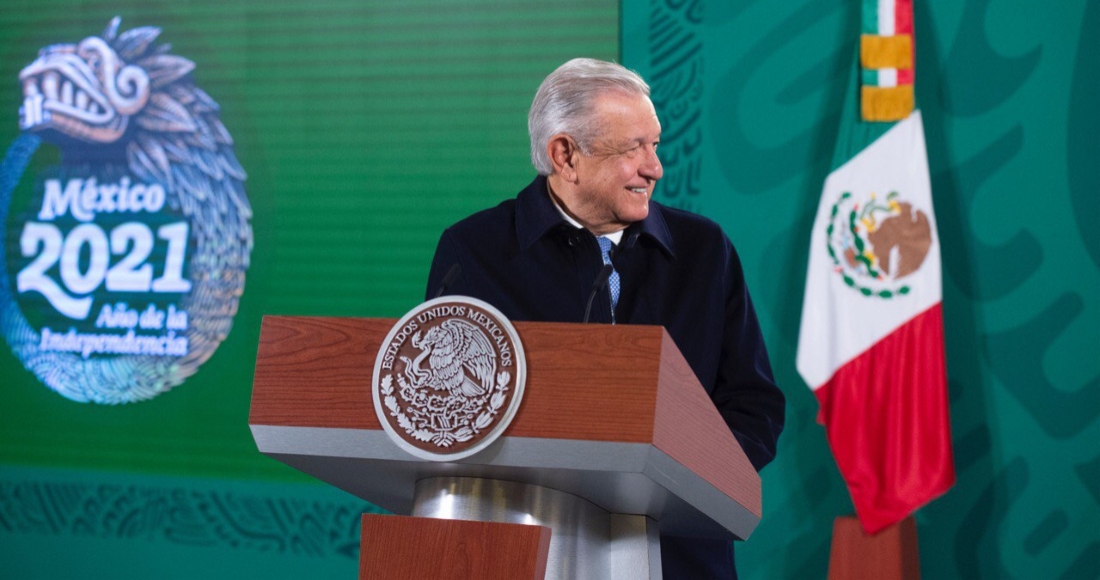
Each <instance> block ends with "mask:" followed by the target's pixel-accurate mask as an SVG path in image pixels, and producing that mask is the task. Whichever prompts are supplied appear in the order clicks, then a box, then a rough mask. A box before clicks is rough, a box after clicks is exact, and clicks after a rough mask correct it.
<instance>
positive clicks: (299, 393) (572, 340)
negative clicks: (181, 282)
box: [249, 316, 761, 579]
mask: <svg viewBox="0 0 1100 580" xmlns="http://www.w3.org/2000/svg"><path fill="white" fill-rule="evenodd" d="M395 322H396V320H395V319H366V318H317V317H289V316H267V317H265V318H264V321H263V327H262V330H261V333H260V347H259V353H258V355H257V358H256V375H255V382H254V385H253V392H252V408H251V413H250V416H249V424H250V427H251V429H252V434H253V437H254V438H255V440H256V444H257V446H258V448H259V450H260V451H261V452H262V453H264V454H266V455H269V456H271V457H273V458H276V459H278V460H279V461H282V462H284V463H286V464H287V465H290V466H292V467H294V468H297V469H299V470H301V471H303V472H305V473H308V474H310V475H313V476H314V477H317V478H318V479H321V480H322V481H325V482H327V483H329V484H331V485H334V486H336V487H338V488H340V489H343V490H345V491H347V492H349V493H352V494H354V495H356V496H358V497H360V498H363V499H364V500H367V501H369V502H371V503H373V504H375V505H377V506H379V507H381V508H384V509H386V510H389V511H392V512H394V513H395V514H401V516H416V517H401V516H365V518H364V524H363V525H364V540H363V542H364V549H363V551H362V553H361V567H360V570H361V574H362V575H364V577H366V576H369V577H371V578H376V577H377V578H384V577H394V578H400V577H410V576H408V574H409V573H410V572H409V571H410V569H408V568H406V569H397V570H394V569H389V571H387V566H391V564H389V563H388V560H390V559H393V560H394V561H395V562H396V563H395V564H393V566H397V565H408V564H409V563H411V565H417V566H436V568H417V570H429V569H431V570H437V572H436V573H431V572H417V574H427V575H429V576H435V577H440V578H450V577H454V578H461V577H471V578H474V577H479V576H482V575H483V574H481V573H480V572H478V571H477V570H478V569H475V568H471V566H475V565H481V564H477V562H481V563H482V564H485V565H495V564H499V562H498V560H499V559H500V558H504V557H505V556H506V555H509V554H510V555H517V554H518V556H517V557H519V558H520V559H521V560H523V559H524V558H526V560H524V561H523V562H519V563H516V566H515V567H514V568H509V569H514V570H524V571H522V572H516V573H515V574H516V576H515V577H527V578H532V577H533V578H542V577H543V575H542V574H543V568H545V577H546V578H601V579H602V578H645V577H649V578H660V577H661V569H660V568H661V567H660V549H659V543H658V535H659V534H660V533H665V534H673V535H682V536H691V537H703V538H728V539H733V538H741V539H746V538H748V536H749V535H750V534H751V533H752V531H753V529H754V528H755V527H756V525H757V523H758V522H759V521H760V517H761V502H760V477H759V475H758V474H757V473H756V471H755V470H754V469H753V467H752V465H751V464H750V463H749V460H748V458H747V457H746V456H745V454H744V452H743V451H742V450H741V448H740V446H739V445H738V444H737V442H736V440H735V439H734V437H733V435H732V434H731V433H730V431H729V429H728V428H727V426H726V424H725V423H724V422H723V420H722V418H721V416H720V415H719V414H718V411H717V410H716V409H715V408H714V405H713V403H712V402H711V401H710V399H709V397H708V396H707V394H706V392H705V391H704V390H703V388H702V386H701V385H700V384H699V381H698V380H697V379H696V377H695V374H694V373H693V372H692V370H691V368H690V367H689V366H688V364H687V362H686V361H685V360H684V358H683V356H682V355H681V354H680V351H679V349H678V348H677V347H676V345H675V344H673V342H672V339H671V338H670V337H669V335H668V333H667V332H665V330H664V329H663V328H661V327H656V326H635V325H605V324H585V325H582V324H567V323H532V322H515V323H513V324H514V326H515V328H516V330H517V332H518V333H519V336H520V339H521V341H522V342H523V347H524V350H525V351H526V357H527V385H526V389H525V393H524V398H523V402H522V405H521V406H520V408H519V410H518V412H517V414H516V415H515V418H514V419H513V421H512V423H511V425H510V426H509V427H508V429H507V431H505V432H504V434H503V436H502V437H500V438H499V439H498V440H497V441H495V442H494V443H492V445H490V446H489V447H487V448H486V449H485V450H483V451H481V452H479V453H477V454H474V455H472V456H470V457H467V458H465V459H461V460H458V461H455V462H434V461H428V460H424V459H420V458H417V457H414V456H413V455H411V454H409V453H407V452H405V451H403V450H402V449H400V448H399V447H398V446H397V445H396V444H395V443H394V442H392V441H391V440H390V438H389V436H388V435H387V434H386V433H385V432H384V431H383V428H382V426H381V424H380V423H379V420H378V417H377V415H376V413H375V410H374V406H373V399H372V395H371V375H372V370H373V367H374V361H375V356H376V354H377V353H378V349H379V347H380V346H381V344H382V342H383V341H384V340H385V337H386V334H387V333H388V332H389V330H390V328H391V327H392V326H393V324H394V323H395ZM378 518H382V519H381V520H380V519H378ZM424 518H432V519H424ZM439 520H453V521H454V522H453V524H446V522H440V521H439ZM460 520H464V521H466V523H469V522H498V523H500V525H502V526H507V525H515V524H532V525H534V526H544V527H545V528H549V530H550V534H549V542H548V545H547V542H546V541H545V537H544V536H545V530H542V529H541V528H538V527H532V528H507V527H505V528H500V529H495V530H494V529H493V526H492V525H488V526H478V525H472V524H471V525H468V526H467V527H466V528H463V529H462V530H459V529H458V528H455V527H453V526H455V525H463V522H461V521H460ZM432 524H435V525H434V527H433V525H432ZM447 526H452V527H447ZM428 528H431V529H428ZM528 529H530V530H531V532H530V533H529V534H520V533H516V530H520V531H524V530H528ZM456 530H457V531H456ZM479 530H480V531H479ZM540 530H541V531H540ZM398 534H411V535H410V536H407V537H406V536H398ZM463 534H473V535H463ZM479 534H480V535H479ZM494 534H495V535H494ZM475 535H476V538H475ZM368 536H369V537H370V538H372V539H371V540H370V542H368V540H367V538H368ZM397 537H401V538H404V539H401V540H394V541H393V542H392V543H393V544H394V546H405V547H406V548H408V547H410V546H411V547H412V549H411V550H409V549H406V550H405V555H404V558H405V560H406V561H407V562H406V564H400V562H398V561H399V560H401V557H402V556H401V554H400V553H399V552H400V550H398V549H397V548H396V547H393V548H392V549H391V548H390V547H386V548H384V549H381V547H382V546H384V545H387V544H385V543H384V542H385V541H388V540H392V539H393V538H397ZM448 537H450V538H452V540H446V538H448ZM456 538H462V539H461V540H455V539H456ZM494 538H495V539H494ZM502 538H504V539H507V541H509V542H511V543H513V544H516V546H528V548H521V547H516V546H509V547H507V548H501V549H499V550H495V549H493V542H500V541H505V540H503V539H502ZM524 538H525V539H524ZM475 540H476V541H475ZM448 541H449V542H451V548H446V547H440V546H445V545H446V544H447V542H448ZM455 541H459V543H460V544H462V545H461V546H459V547H457V548H455V547H454V542H455ZM433 542H434V543H433ZM440 542H442V543H440ZM485 542H488V543H487V544H486V543H485ZM367 544H370V545H369V546H368V545H367ZM456 550H458V551H457V552H456ZM463 550H465V551H463ZM524 550H527V551H526V552H524ZM540 558H541V562H542V564H540V563H539V561H540ZM475 561H476V562H475ZM456 562H457V564H456ZM525 566H526V567H525ZM532 566H533V567H532ZM391 568H392V566H391ZM441 570H448V572H446V573H444V572H438V571H441ZM526 570H532V571H531V572H530V574H533V575H530V576H529V575H528V573H529V572H527V571H526ZM387 574H392V575H391V576H387ZM509 574H512V573H511V572H510V573H509Z"/></svg>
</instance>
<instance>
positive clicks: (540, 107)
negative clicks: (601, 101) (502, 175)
mask: <svg viewBox="0 0 1100 580" xmlns="http://www.w3.org/2000/svg"><path fill="white" fill-rule="evenodd" d="M607 91H621V92H625V93H627V94H634V95H645V96H646V97H648V96H649V85H647V84H646V82H645V81H644V80H642V77H641V76H639V75H638V73H636V72H634V71H632V70H630V69H628V68H626V67H623V66H622V65H619V64H615V63H613V62H606V61H602V60H596V59H591V58H575V59H573V60H571V61H569V62H567V63H565V64H563V65H561V66H560V67H558V68H557V70H555V71H554V72H552V73H550V76H548V77H546V79H544V80H543V81H542V84H541V85H539V90H538V91H537V92H536V93H535V100H534V101H533V102H532V103H531V111H530V112H529V113H528V114H527V132H528V133H529V134H530V135H531V163H532V164H534V166H535V169H536V170H538V172H539V174H540V175H550V174H551V173H553V171H554V166H553V164H552V163H551V162H550V156H549V155H548V154H547V152H546V147H547V145H548V144H549V143H550V138H551V137H553V136H554V135H557V134H560V133H565V134H567V135H569V136H571V137H573V139H574V140H576V142H577V145H579V146H580V148H581V151H582V152H584V153H585V154H587V153H588V152H589V150H590V147H591V146H592V142H593V141H594V140H595V139H596V138H597V137H598V135H597V132H598V131H599V129H600V125H599V122H598V120H597V119H595V118H594V112H593V104H594V103H595V100H596V97H597V96H598V95H600V94H601V93H604V92H607Z"/></svg>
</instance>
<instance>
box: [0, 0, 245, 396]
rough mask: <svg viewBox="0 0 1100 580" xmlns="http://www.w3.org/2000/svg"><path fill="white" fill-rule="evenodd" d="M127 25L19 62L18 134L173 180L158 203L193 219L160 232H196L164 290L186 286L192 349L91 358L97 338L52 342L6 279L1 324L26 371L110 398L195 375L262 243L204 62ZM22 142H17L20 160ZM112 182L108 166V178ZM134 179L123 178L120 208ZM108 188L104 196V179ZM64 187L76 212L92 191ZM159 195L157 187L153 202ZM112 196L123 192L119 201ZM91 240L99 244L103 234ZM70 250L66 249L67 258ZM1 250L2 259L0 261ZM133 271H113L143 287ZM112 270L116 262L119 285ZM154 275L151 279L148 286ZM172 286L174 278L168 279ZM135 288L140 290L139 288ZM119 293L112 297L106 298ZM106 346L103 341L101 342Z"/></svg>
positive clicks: (182, 300)
mask: <svg viewBox="0 0 1100 580" xmlns="http://www.w3.org/2000/svg"><path fill="white" fill-rule="evenodd" d="M119 22H120V20H119V18H117V17H116V18H114V19H113V20H112V21H111V22H110V23H109V25H108V26H107V28H106V30H105V31H104V32H103V34H102V36H90V37H88V38H85V39H83V40H81V41H80V42H78V43H76V44H58V45H53V46H49V47H46V48H43V49H42V50H41V51H40V52H39V55H38V58H37V59H35V60H34V61H33V62H31V63H30V64H29V65H27V66H26V67H25V68H24V69H23V70H22V71H21V72H20V74H19V81H20V83H21V85H22V89H23V97H24V104H23V107H22V108H21V109H20V128H21V129H23V131H24V134H23V135H22V136H21V139H24V143H27V142H29V143H31V145H30V146H29V152H27V153H25V154H24V155H25V156H26V157H29V156H30V153H33V151H34V148H35V147H36V146H37V144H38V143H39V142H40V140H45V141H47V142H51V143H54V144H56V145H57V146H58V148H59V149H60V152H61V164H62V166H63V167H64V166H66V165H69V166H73V165H74V164H83V165H81V166H83V167H91V166H95V167H105V166H111V167H113V168H112V169H111V170H110V171H109V173H113V174H114V175H116V176H117V175H124V176H126V177H125V178H124V180H123V181H122V182H121V183H123V184H129V183H130V180H132V181H133V183H140V184H142V185H143V186H144V187H145V188H146V191H147V192H148V191H152V190H153V188H154V187H159V189H157V191H163V197H162V199H163V210H160V209H157V212H156V213H159V214H165V215H167V214H170V215H173V216H176V217H179V216H182V218H183V219H185V223H184V222H181V223H180V226H181V227H180V228H179V229H177V230H171V231H168V232H167V233H165V232H164V231H158V235H159V236H160V237H161V238H162V239H170V240H171V238H172V234H175V233H178V232H187V234H186V235H185V237H181V236H176V237H177V238H178V239H176V240H172V241H175V242H177V245H178V246H179V247H178V250H179V251H174V250H172V249H169V251H168V252H167V254H168V255H169V257H168V258H166V262H167V264H166V265H165V269H166V270H169V269H172V268H176V269H177V270H178V271H179V272H180V276H178V277H177V278H176V279H175V280H174V285H172V284H168V283H165V284H162V286H161V289H160V291H162V292H165V291H174V292H176V298H177V300H178V302H177V303H175V304H173V305H172V307H173V309H177V308H178V310H179V311H181V312H184V313H185V314H186V317H187V318H186V326H185V327H183V326H177V327H176V328H178V329H180V336H181V337H182V338H185V339H186V344H187V348H186V352H185V353H183V354H180V353H179V352H177V353H175V354H174V355H168V354H162V353H158V352H156V351H154V353H153V354H148V353H149V352H150V351H148V350H146V351H141V352H140V353H139V349H135V348H133V347H130V346H126V347H119V348H117V349H115V350H113V351H111V350H108V351H107V352H111V353H113V354H110V355H108V356H98V357H89V356H88V349H87V348H85V349H84V352H83V354H82V353H81V352H74V350H76V349H73V348H69V349H67V350H66V349H50V348H43V346H44V345H45V344H46V342H47V341H46V340H45V338H44V336H43V335H42V333H41V332H40V330H37V329H35V328H34V326H33V325H32V324H31V323H30V322H29V321H28V319H27V317H26V316H25V314H24V313H23V312H22V311H21V310H20V308H19V306H18V304H16V302H15V300H13V299H12V294H11V289H10V288H6V289H5V288H0V309H2V310H3V312H0V331H2V332H3V333H4V335H5V338H6V339H7V340H8V342H9V344H10V346H11V347H12V349H13V351H14V352H15V354H16V356H17V357H19V358H20V360H22V362H23V363H24V365H25V366H26V367H27V369H29V370H31V371H32V372H34V373H35V374H36V375H38V377H39V378H40V379H41V380H42V381H43V382H44V383H46V384H47V385H48V386H49V387H50V388H52V389H54V390H55V391H57V392H58V393H60V394H62V395H63V396H65V397H67V398H70V399H73V400H76V401H93V402H98V403H108V404H111V403H123V402H132V401H138V400H143V399H148V398H150V397H153V396H155V395H157V394H159V393H162V392H164V391H166V390H168V389H170V388H171V387H173V386H175V385H178V384H180V383H181V382H182V381H183V380H184V379H185V378H187V377H188V376H190V375H192V374H194V373H195V372H196V370H197V369H198V368H199V366H200V365H201V364H202V363H203V362H205V361H206V360H207V359H208V358H209V357H210V356H211V355H212V354H213V353H214V351H215V350H216V348H217V347H218V345H219V344H220V343H221V342H222V341H223V340H225V339H226V337H227V335H228V334H229V330H230V328H231V326H232V322H233V317H234V315H235V314H236V312H237V307H238V302H239V299H240V297H241V294H242V292H243V291H244V285H245V272H246V270H247V269H248V266H249V256H250V254H251V251H252V227H251V224H250V220H251V218H252V210H251V207H250V205H249V201H248V198H247V197H246V194H245V189H244V181H245V179H246V174H245V171H244V169H243V168H242V167H241V165H240V164H239V163H238V161H237V159H236V156H235V155H234V152H233V139H232V137H231V136H230V134H229V131H228V130H227V129H226V127H225V126H224V125H223V124H222V122H221V120H220V119H219V113H220V111H219V106H218V104H217V103H216V102H215V101H214V100H213V99H212V98H211V97H210V96H209V95H207V94H206V93H205V92H204V91H203V90H202V89H200V88H199V87H197V86H195V84H194V82H193V80H192V79H191V75H190V73H191V72H192V70H194V68H195V64H194V63H193V62H192V61H190V60H188V59H186V58H183V57H181V56H177V55H173V54H171V53H170V50H171V47H170V45H168V44H159V45H158V44H157V43H156V42H155V41H156V39H157V37H158V36H159V35H160V29H159V28H155V27H140V28H135V29H132V30H129V31H126V32H122V33H121V34H120V33H119V31H118V28H119ZM28 136H31V137H30V138H29V139H28ZM19 143H20V142H19V141H17V145H18V144H19ZM17 148H18V147H17V146H13V147H12V151H10V152H9V158H11V157H12V156H13V153H12V152H14V151H16V150H17ZM24 149H28V147H24ZM7 161H8V160H5V163H7ZM24 163H25V161H24ZM116 179H117V178H116ZM103 181H105V179H104V178H103V177H102V176H101V179H100V182H101V183H102V182H103ZM85 183H87V182H85ZM92 183H93V185H92V189H93V191H94V189H95V185H94V182H92ZM125 187H126V185H123V186H121V187H118V188H117V189H119V190H120V193H119V194H118V196H119V197H118V199H119V204H120V205H121V203H122V202H121V199H122V193H121V191H123V190H124V188H125ZM100 190H101V191H100V196H101V198H100V201H101V203H103V197H102V196H103V193H102V190H103V187H102V186H100ZM9 193H10V191H9ZM47 193H48V192H47ZM64 194H65V196H66V198H65V199H66V200H67V203H71V204H72V205H73V207H74V209H73V214H74V215H76V209H75V207H76V206H77V205H78V201H77V200H78V198H80V196H81V194H82V190H77V189H74V190H73V193H72V195H69V194H70V192H69V191H68V190H66V191H65V192H64ZM93 195H94V194H93ZM111 195H114V193H113V192H112V193H111ZM149 198H150V196H149V195H146V201H148V199H149ZM109 201H110V203H114V198H110V200H109ZM0 204H3V205H6V204H7V200H3V199H0ZM147 205H148V203H147ZM44 207H45V206H44ZM157 207H158V208H159V207H160V206H157ZM112 208H113V206H112ZM3 209H6V208H3ZM44 211H45V210H44ZM112 211H113V209H112ZM3 213H7V212H6V211H4V212H3ZM153 217H156V216H153ZM83 221H88V220H87V218H84V220H83ZM162 221H163V220H162ZM27 225H28V226H30V225H31V224H27ZM125 225H127V227H130V228H133V227H135V226H133V225H132V224H125ZM136 227H138V228H139V229H140V228H141V227H144V226H141V225H140V224H138V226H136ZM2 228H3V226H2V224H0V229H2ZM116 229H121V228H116ZM164 229H165V228H161V230H164ZM75 230H76V228H74V230H73V233H75ZM146 230H147V231H148V230H149V228H147V227H146ZM99 231H100V232H102V228H100V230H99ZM82 234H83V232H82ZM114 236H115V232H113V231H112V232H111V238H112V239H111V242H110V243H111V244H112V245H111V248H110V249H111V253H112V254H125V253H126V251H131V252H132V251H135V250H134V248H136V247H137V245H138V241H137V240H134V241H133V245H127V242H126V241H123V242H122V243H121V245H122V246H123V247H122V248H121V251H116V248H115V247H114V243H115V241H114V239H113V238H114ZM166 236H167V237H166ZM69 237H73V236H72V234H69ZM91 237H94V236H91ZM101 237H103V236H102V234H101ZM138 237H140V236H138ZM147 237H149V238H152V236H151V235H149V236H147ZM85 238H88V239H91V238H90V237H89V236H85ZM92 241H94V240H92ZM184 244H185V247H186V263H185V264H180V263H179V261H180V260H179V259H178V258H179V256H182V255H183V254H184V250H183V248H184ZM24 246H26V244H24ZM43 247H45V246H43ZM91 247H92V248H93V254H94V248H95V245H94V244H91ZM127 248H129V250H127ZM78 249H79V247H78ZM42 251H43V252H45V251H46V250H42ZM24 252H26V249H24ZM147 252H148V251H147ZM85 253H87V252H85ZM102 253H104V254H107V251H106V250H104V251H103V252H102ZM24 255H26V254H24ZM153 255H154V256H156V255H157V254H153ZM173 256H175V257H176V258H173ZM64 259H65V258H64V254H62V257H61V260H60V263H61V265H62V266H64V265H65V264H64ZM173 259H175V262H173ZM3 260H4V258H3V257H2V256H0V261H3ZM84 260H85V261H87V260H86V259H84ZM91 262H92V264H91V265H87V266H79V267H78V268H86V269H87V271H92V270H94V269H95V268H96V264H95V257H94V255H93V258H92V260H91ZM0 265H2V264H0ZM142 268H145V266H142ZM112 270H114V267H112ZM77 271H78V272H79V270H77ZM134 272H137V274H142V273H143V272H142V271H141V268H136V267H135V268H133V270H132V271H130V272H127V273H126V274H127V275H131V277H130V278H126V279H125V280H128V281H129V282H126V281H124V282H118V280H120V279H122V278H116V279H114V280H115V281H116V287H123V288H125V289H128V290H133V287H132V286H133V282H132V280H133V279H134V277H133V276H132V274H134ZM90 275H91V274H86V273H84V274H82V276H85V277H86V276H90ZM62 277H64V275H63V276H62ZM139 277H140V276H139ZM148 277H149V276H148V275H146V278H148ZM162 278H164V276H162ZM112 280H113V279H112V278H111V272H108V274H107V275H106V287H107V289H108V290H110V289H111V282H112ZM77 281H78V282H82V281H84V278H80V279H79V280H77ZM158 282H161V280H160V279H158V280H154V281H153V282H152V290H151V291H152V292H156V291H158V287H157V283H158ZM169 282H172V281H169ZM127 284H129V285H127ZM3 286H7V284H6V283H5V284H4V285H3ZM149 286H150V284H149V283H148V282H146V283H145V290H146V292H147V293H148V292H150V290H149ZM168 286H172V287H171V288H169V290H164V288H167V287H168ZM5 290H6V291H5ZM20 291H21V292H22V291H23V290H22V288H20ZM4 294H7V296H4ZM43 294H46V293H45V292H44V293H43ZM127 296H129V297H130V298H131V299H133V296H134V295H133V294H129V295H127ZM146 296H154V295H153V294H146ZM157 296H160V295H157ZM139 298H140V297H139ZM147 299H149V298H147ZM156 299H160V298H155V299H149V300H150V304H152V303H153V301H155V300H156ZM111 300H113V299H112V298H110V297H108V298H107V299H106V301H107V302H108V303H109V302H110V301H111ZM89 302H90V299H89ZM101 306H102V305H97V306H96V308H97V309H98V308H100V307H101ZM85 310H88V309H87V308H85ZM96 312H97V310H92V311H91V313H90V319H94V318H95V316H96ZM70 317H72V316H71V315H70ZM85 325H87V322H85ZM97 326H99V323H97ZM130 328H134V326H132V325H131V327H130ZM109 338H110V337H109ZM112 340H113V339H112ZM116 342H117V341H116ZM131 342H132V337H131ZM120 344H121V343H120ZM98 346H99V347H102V339H101V343H100V344H99V345H98ZM177 350H178V349H177ZM94 352H104V351H103V350H102V349H100V350H98V351H94Z"/></svg>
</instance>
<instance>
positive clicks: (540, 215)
mask: <svg viewBox="0 0 1100 580" xmlns="http://www.w3.org/2000/svg"><path fill="white" fill-rule="evenodd" d="M662 209H663V206H662V205H661V204H659V203H657V202H654V201H652V200H651V201H650V202H649V215H648V216H646V218H645V219H644V220H642V221H640V222H635V223H633V224H630V227H628V228H626V229H625V230H622V231H621V232H619V234H620V236H621V237H620V240H619V241H618V242H617V243H616V244H617V245H618V244H621V243H622V241H623V240H625V241H626V243H627V244H630V245H633V244H634V242H636V241H637V238H638V237H639V236H641V235H645V236H647V237H649V238H652V239H653V240H654V241H656V242H657V244H658V245H659V246H660V247H661V249H662V250H663V251H664V252H665V253H666V254H668V255H669V256H670V257H675V256H676V254H675V252H674V251H673V245H672V235H671V234H670V233H669V231H668V225H667V224H665V218H664V216H663V215H662ZM570 222H573V223H572V224H570ZM560 226H565V227H573V228H576V227H579V226H580V224H578V223H576V222H575V221H574V220H572V219H570V218H569V216H568V215H565V212H563V211H561V209H559V208H558V206H557V205H556V204H555V203H554V200H553V199H552V198H551V197H550V190H549V189H547V186H546V176H544V175H540V176H538V177H536V178H535V180H534V181H532V182H531V184H530V185H528V186H527V187H526V188H525V189H524V190H523V191H521V192H519V195H518V196H517V197H516V239H518V240H519V243H520V247H521V249H523V250H526V249H527V248H530V247H531V246H532V245H533V244H534V243H535V242H536V241H538V240H539V239H540V238H542V237H543V236H545V235H546V234H547V233H548V232H549V231H551V230H552V229H554V228H555V227H560ZM607 237H609V238H611V237H612V236H611V235H608V236H607ZM612 241H615V240H614V238H612Z"/></svg>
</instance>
